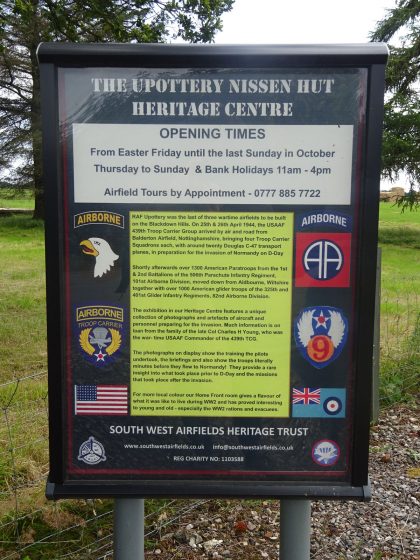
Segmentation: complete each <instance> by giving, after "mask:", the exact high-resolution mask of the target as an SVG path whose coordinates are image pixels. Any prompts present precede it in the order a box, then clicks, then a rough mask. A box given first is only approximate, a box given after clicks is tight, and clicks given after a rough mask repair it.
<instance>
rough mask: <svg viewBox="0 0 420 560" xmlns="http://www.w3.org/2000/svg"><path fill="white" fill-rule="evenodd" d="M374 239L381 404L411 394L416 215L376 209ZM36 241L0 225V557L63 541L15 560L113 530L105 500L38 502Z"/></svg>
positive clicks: (42, 458) (19, 221) (39, 249)
mask: <svg viewBox="0 0 420 560" xmlns="http://www.w3.org/2000/svg"><path fill="white" fill-rule="evenodd" d="M15 202H16V201H15V200H14V201H13V206H14V207H16V206H17V203H16V204H15ZM22 203H25V204H30V199H23V200H22ZM1 206H2V202H1V200H0V207H1ZM9 206H12V205H11V204H9ZM27 207H30V206H27ZM379 239H380V245H381V247H382V304H381V403H382V405H383V406H385V405H387V404H390V403H392V402H395V401H403V400H410V399H411V398H414V395H415V394H416V392H417V393H418V391H419V379H418V373H417V372H418V366H419V364H418V359H419V355H418V349H419V347H420V329H419V310H420V302H419V295H418V294H419V293H420V275H419V269H420V267H419V264H420V261H419V255H420V252H419V249H420V212H405V213H403V214H401V212H400V210H399V209H398V208H396V207H394V206H392V205H389V204H384V203H383V204H381V208H380V236H379ZM43 243H44V232H43V223H42V222H37V221H34V220H33V219H32V218H31V217H30V216H28V215H19V216H15V217H3V218H1V217H0V262H1V263H2V266H1V268H0V340H1V346H0V354H1V359H0V411H2V413H3V416H2V422H0V557H2V555H1V552H2V549H3V550H4V551H8V552H11V551H13V550H15V548H16V539H17V538H18V542H19V546H20V547H21V548H22V547H23V550H25V548H24V547H25V546H30V543H31V542H34V541H35V542H37V541H39V540H40V539H42V538H45V539H47V541H48V539H50V540H54V535H56V534H57V532H60V531H63V535H64V536H63V537H60V538H63V539H66V540H63V541H60V538H56V540H57V543H55V544H53V543H52V542H51V546H46V545H45V543H42V544H39V545H36V546H33V547H31V548H30V552H28V553H27V554H26V553H25V552H23V554H22V555H17V556H16V557H15V558H19V559H25V558H26V560H37V559H40V560H41V559H43V560H44V559H45V560H46V559H54V558H56V557H57V555H58V554H59V553H60V554H61V553H62V552H63V551H65V550H78V549H79V547H80V546H90V544H89V543H94V542H95V539H97V538H98V535H105V534H108V533H109V532H110V531H111V523H110V518H109V516H108V513H109V512H110V510H111V505H110V503H109V502H107V501H101V500H99V501H95V503H93V502H92V503H86V502H79V501H71V502H65V501H64V502H60V503H59V504H46V502H45V498H44V495H43V494H44V481H45V476H46V473H47V470H48V445H47V414H46V409H47V402H46V395H47V384H46V376H45V373H42V372H44V371H45V369H46V343H45V337H46V325H45V283H44V272H45V271H44V245H43ZM31 375H34V377H33V378H29V379H28V376H31ZM101 515H104V516H108V517H106V519H108V522H107V524H105V525H104V524H103V523H101V522H99V521H96V519H98V520H99V519H100V516H101ZM92 519H93V521H92ZM16 535H18V537H17V536H16ZM60 535H61V533H60ZM51 536H52V537H51ZM60 547H61V548H60ZM74 558H77V553H76V554H75V556H74Z"/></svg>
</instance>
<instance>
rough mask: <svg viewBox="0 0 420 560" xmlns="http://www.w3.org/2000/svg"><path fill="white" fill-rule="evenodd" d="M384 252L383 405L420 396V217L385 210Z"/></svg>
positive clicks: (382, 228)
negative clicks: (419, 392) (419, 394)
mask: <svg viewBox="0 0 420 560" xmlns="http://www.w3.org/2000/svg"><path fill="white" fill-rule="evenodd" d="M379 244H380V246H381V248H382V290H381V377H380V391H381V400H382V403H383V404H385V405H386V404H391V403H393V402H397V401H400V400H409V399H410V398H415V394H416V393H418V391H419V383H420V381H419V375H418V372H419V369H420V361H419V359H420V358H419V348H420V324H419V314H420V272H419V271H420V211H414V212H407V211H405V212H404V213H401V211H400V209H399V208H397V207H396V206H393V205H391V204H387V203H382V204H381V206H380V226H379Z"/></svg>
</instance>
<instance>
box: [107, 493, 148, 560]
mask: <svg viewBox="0 0 420 560" xmlns="http://www.w3.org/2000/svg"><path fill="white" fill-rule="evenodd" d="M114 560H144V500H140V499H134V498H133V499H131V498H123V499H116V500H114Z"/></svg>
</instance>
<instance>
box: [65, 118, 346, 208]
mask: <svg viewBox="0 0 420 560" xmlns="http://www.w3.org/2000/svg"><path fill="white" fill-rule="evenodd" d="M352 151H353V125H319V124H317V125H279V126H274V125H267V126H249V125H239V126H238V125H235V126H227V125H220V126H204V125H190V126H182V125H167V126H165V125H152V124H138V125H137V124H96V123H95V124H80V123H76V124H73V157H74V202H75V203H110V204H116V203H117V204H118V203H127V204H132V203H147V202H153V203H166V204H222V203H223V204H283V203H287V204H299V205H305V204H310V205H314V204H319V205H326V204H327V205H330V204H337V205H338V204H341V205H347V204H350V202H351V200H350V195H351V179H352V177H351V174H352Z"/></svg>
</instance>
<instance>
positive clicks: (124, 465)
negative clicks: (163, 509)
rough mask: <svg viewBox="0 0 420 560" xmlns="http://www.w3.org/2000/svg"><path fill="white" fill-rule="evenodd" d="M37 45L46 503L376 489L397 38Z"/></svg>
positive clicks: (359, 494) (357, 494) (355, 493)
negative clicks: (371, 466)
mask: <svg viewBox="0 0 420 560" xmlns="http://www.w3.org/2000/svg"><path fill="white" fill-rule="evenodd" d="M38 56H39V60H40V66H41V81H42V103H43V130H44V176H45V184H46V204H47V282H48V286H47V293H48V302H47V303H48V352H49V383H50V452H51V466H50V475H49V481H48V485H47V494H48V496H49V497H53V498H60V497H71V496H85V497H88V496H92V497H95V496H130V495H131V496H151V495H172V496H177V495H178V496H181V495H184V496H185V495H187V496H199V495H207V496H217V495H218V496H221V495H224V496H235V495H236V496H273V497H274V496H276V497H282V496H313V497H342V498H357V499H364V498H366V496H367V494H368V488H367V487H368V479H367V458H368V435H369V419H370V387H371V364H372V345H373V343H372V340H373V317H374V312H373V308H374V292H375V268H376V239H377V237H376V231H377V220H378V192H379V188H378V187H379V171H380V137H381V120H382V104H383V83H384V66H385V62H386V56H387V50H386V47H385V46H384V45H379V44H376V45H375V44H370V45H359V46H357V45H352V46H322V45H321V46H317V47H306V46H293V47H292V46H272V47H267V46H244V47H227V46H214V45H213V46H187V45H182V46H179V45H177V46H173V45H169V46H168V45H152V46H151V45H101V46H95V45H83V46H82V45H68V44H67V45H64V44H63V45H60V44H43V45H41V46H40V48H39V52H38Z"/></svg>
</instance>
